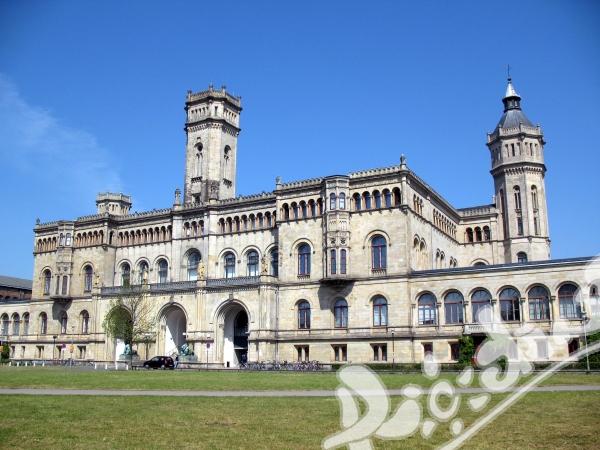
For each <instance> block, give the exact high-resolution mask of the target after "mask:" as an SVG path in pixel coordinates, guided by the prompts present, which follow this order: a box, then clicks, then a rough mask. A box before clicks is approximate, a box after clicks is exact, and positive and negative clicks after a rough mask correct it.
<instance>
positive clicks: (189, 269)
mask: <svg viewBox="0 0 600 450" xmlns="http://www.w3.org/2000/svg"><path fill="white" fill-rule="evenodd" d="M157 264H158V261H157ZM201 264H202V253H200V250H198V249H197V248H194V247H192V248H190V249H188V250H187V251H186V252H185V253H184V254H183V258H182V260H181V266H182V269H183V270H184V271H185V272H184V273H185V279H186V280H188V281H195V280H197V279H198V270H199V268H200V265H201Z"/></svg>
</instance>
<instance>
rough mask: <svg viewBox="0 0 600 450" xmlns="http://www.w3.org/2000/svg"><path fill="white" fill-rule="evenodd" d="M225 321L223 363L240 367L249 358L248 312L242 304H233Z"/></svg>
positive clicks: (227, 365) (226, 365)
mask: <svg viewBox="0 0 600 450" xmlns="http://www.w3.org/2000/svg"><path fill="white" fill-rule="evenodd" d="M224 319H225V320H224V323H223V363H224V365H225V367H239V366H240V364H244V363H245V362H246V361H247V360H248V334H249V333H248V314H247V313H246V311H245V310H244V309H243V308H242V307H241V306H240V305H232V307H230V308H229V309H228V311H227V312H226V314H225V318H224Z"/></svg>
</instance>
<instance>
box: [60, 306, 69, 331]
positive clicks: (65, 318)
mask: <svg viewBox="0 0 600 450" xmlns="http://www.w3.org/2000/svg"><path fill="white" fill-rule="evenodd" d="M68 321H69V316H67V313H66V312H65V311H63V312H62V313H61V314H60V334H67V330H68V329H67V324H68Z"/></svg>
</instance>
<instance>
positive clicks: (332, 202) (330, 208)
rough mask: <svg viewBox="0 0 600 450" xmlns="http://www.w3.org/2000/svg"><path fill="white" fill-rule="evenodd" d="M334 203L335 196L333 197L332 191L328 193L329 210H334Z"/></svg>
mask: <svg viewBox="0 0 600 450" xmlns="http://www.w3.org/2000/svg"><path fill="white" fill-rule="evenodd" d="M335 203H336V197H335V194H334V193H333V192H332V193H331V194H329V210H330V211H334V210H335Z"/></svg>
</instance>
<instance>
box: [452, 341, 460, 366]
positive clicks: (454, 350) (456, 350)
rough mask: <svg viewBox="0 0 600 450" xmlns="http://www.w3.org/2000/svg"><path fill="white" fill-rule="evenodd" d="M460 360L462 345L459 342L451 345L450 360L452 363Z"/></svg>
mask: <svg viewBox="0 0 600 450" xmlns="http://www.w3.org/2000/svg"><path fill="white" fill-rule="evenodd" d="M458 358H460V345H459V343H458V342H451V343H450V359H451V360H452V361H458Z"/></svg>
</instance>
